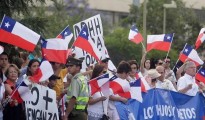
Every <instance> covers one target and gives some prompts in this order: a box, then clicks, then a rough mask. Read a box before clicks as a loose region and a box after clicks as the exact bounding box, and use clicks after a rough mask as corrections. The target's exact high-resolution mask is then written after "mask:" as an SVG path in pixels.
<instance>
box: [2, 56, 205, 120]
mask: <svg viewBox="0 0 205 120" xmlns="http://www.w3.org/2000/svg"><path fill="white" fill-rule="evenodd" d="M28 55H29V54H28V53H27V52H21V53H19V55H17V56H12V57H11V56H9V55H8V54H7V53H6V52H3V53H2V54H0V68H1V70H0V101H1V106H0V108H1V109H0V120H25V119H26V117H25V104H24V101H22V100H20V99H11V97H10V96H11V95H12V92H13V91H14V90H15V89H16V88H17V87H18V85H19V84H20V83H21V82H22V81H23V80H24V78H25V77H28V76H32V75H34V74H35V72H36V70H37V69H38V68H39V66H40V61H39V60H38V59H32V60H29V58H28ZM109 60H110V58H105V59H103V60H101V61H100V62H99V63H97V64H96V65H94V66H90V67H88V68H87V69H86V71H85V72H81V69H82V62H83V58H76V57H75V55H71V56H69V58H68V60H67V63H66V64H65V65H63V64H60V63H56V62H50V63H51V65H52V68H53V71H54V74H53V75H52V76H51V77H50V78H49V79H48V80H47V81H45V82H42V83H39V84H40V85H44V86H47V87H49V88H50V89H53V90H55V92H56V100H57V106H58V108H59V110H58V111H59V119H60V120H87V119H88V120H106V119H110V120H119V119H120V118H119V115H118V112H117V109H116V107H115V102H116V101H120V102H122V103H126V102H127V101H128V99H127V98H124V97H121V96H119V95H117V94H113V93H109V85H108V86H107V85H104V86H102V87H104V88H105V89H106V90H108V93H109V95H108V96H107V95H105V93H103V92H102V91H98V92H96V93H94V94H93V95H91V94H90V89H89V85H88V81H89V80H91V79H93V78H96V77H98V76H101V75H103V74H105V73H109V74H113V75H116V76H117V77H118V78H120V79H122V80H124V81H126V82H127V83H131V82H134V81H135V80H136V73H139V72H141V73H142V77H144V78H145V80H146V82H147V84H148V85H149V88H150V89H153V88H160V89H166V90H171V91H175V92H180V93H183V94H187V95H189V96H195V95H196V93H197V92H202V93H203V92H204V91H205V85H204V83H202V82H199V83H198V84H197V82H196V80H195V74H196V72H197V67H196V65H195V63H194V62H192V61H189V60H187V61H186V62H185V63H184V64H183V65H182V66H181V67H180V68H179V69H178V70H177V72H176V73H174V72H173V70H172V69H171V68H170V63H171V58H170V57H165V58H161V59H157V60H155V61H154V62H153V60H151V59H146V54H144V55H143V56H142V59H141V63H140V64H139V63H137V61H136V60H129V61H121V62H120V63H119V64H118V66H117V70H116V71H115V72H113V70H112V71H111V70H109V69H108V62H109ZM136 92H137V91H136Z"/></svg>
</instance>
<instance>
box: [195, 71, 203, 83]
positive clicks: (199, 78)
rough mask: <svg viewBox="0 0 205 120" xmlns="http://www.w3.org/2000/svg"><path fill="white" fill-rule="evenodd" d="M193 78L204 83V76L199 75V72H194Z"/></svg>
mask: <svg viewBox="0 0 205 120" xmlns="http://www.w3.org/2000/svg"><path fill="white" fill-rule="evenodd" d="M195 78H196V79H197V80H199V81H200V82H203V83H204V84H205V77H204V76H202V75H200V74H199V73H197V74H196V76H195Z"/></svg>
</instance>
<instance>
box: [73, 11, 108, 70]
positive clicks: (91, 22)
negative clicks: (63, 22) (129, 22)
mask: <svg viewBox="0 0 205 120" xmlns="http://www.w3.org/2000/svg"><path fill="white" fill-rule="evenodd" d="M83 25H86V26H87V28H88V33H89V36H90V38H91V39H92V40H93V42H94V44H95V45H96V47H97V48H98V50H99V52H100V53H102V55H103V56H104V55H105V54H106V52H105V44H104V40H103V27H102V21H101V17H100V15H99V14H98V15H96V16H93V17H91V18H88V19H86V20H84V21H81V22H79V23H77V24H75V25H73V30H74V38H75V39H76V38H77V36H78V35H79V33H80V31H81V29H82V27H83ZM73 53H75V54H76V57H77V58H80V57H84V58H85V60H84V61H83V65H82V68H83V69H85V68H87V67H88V66H90V65H92V64H95V63H96V62H97V61H96V60H95V59H94V58H93V57H91V55H90V54H89V53H87V52H85V51H83V50H82V49H80V48H78V47H75V48H74V51H73ZM103 56H101V58H103Z"/></svg>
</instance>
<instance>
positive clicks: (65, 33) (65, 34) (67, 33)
mask: <svg viewBox="0 0 205 120" xmlns="http://www.w3.org/2000/svg"><path fill="white" fill-rule="evenodd" d="M56 38H60V39H63V40H65V41H66V43H68V44H69V43H70V41H71V39H72V38H73V33H72V32H71V30H70V28H69V26H67V27H66V28H65V29H64V30H63V31H62V32H61V33H60V34H59V35H58V36H57V37H56ZM71 54H72V49H71V48H70V49H68V50H67V57H66V58H68V56H69V55H71Z"/></svg>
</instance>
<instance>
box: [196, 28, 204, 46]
mask: <svg viewBox="0 0 205 120" xmlns="http://www.w3.org/2000/svg"><path fill="white" fill-rule="evenodd" d="M204 40H205V28H202V29H201V31H200V33H199V36H198V37H197V40H196V43H195V47H196V49H198V48H199V46H200V45H201V44H202V43H203V42H204Z"/></svg>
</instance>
